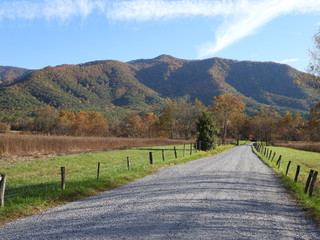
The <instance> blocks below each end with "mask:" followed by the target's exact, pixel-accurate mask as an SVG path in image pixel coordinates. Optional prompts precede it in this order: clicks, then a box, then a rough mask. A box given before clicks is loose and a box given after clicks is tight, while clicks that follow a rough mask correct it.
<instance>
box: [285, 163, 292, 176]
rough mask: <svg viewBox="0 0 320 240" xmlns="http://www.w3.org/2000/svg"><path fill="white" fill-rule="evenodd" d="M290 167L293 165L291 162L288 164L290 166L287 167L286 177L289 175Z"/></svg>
mask: <svg viewBox="0 0 320 240" xmlns="http://www.w3.org/2000/svg"><path fill="white" fill-rule="evenodd" d="M290 165H291V161H289V162H288V165H287V170H286V175H288V172H289V168H290Z"/></svg>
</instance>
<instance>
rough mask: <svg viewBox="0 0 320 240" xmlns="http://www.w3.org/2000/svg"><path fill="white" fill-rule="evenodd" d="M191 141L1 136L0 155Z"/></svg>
mask: <svg viewBox="0 0 320 240" xmlns="http://www.w3.org/2000/svg"><path fill="white" fill-rule="evenodd" d="M189 142H190V141H181V140H170V139H159V138H156V139H144V138H116V137H110V138H102V137H70V136H44V135H20V134H0V155H24V154H35V153H66V152H82V151H103V150H112V149H125V148H133V147H150V146H159V145H173V144H183V143H189Z"/></svg>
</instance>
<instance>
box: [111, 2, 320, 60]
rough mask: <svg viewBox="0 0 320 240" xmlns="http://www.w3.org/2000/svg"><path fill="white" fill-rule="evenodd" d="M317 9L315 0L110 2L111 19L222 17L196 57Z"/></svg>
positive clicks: (319, 4)
mask: <svg viewBox="0 0 320 240" xmlns="http://www.w3.org/2000/svg"><path fill="white" fill-rule="evenodd" d="M309 12H320V1H319V0H307V1H306V0H260V1H259V0H229V1H228V0H220V1H208V0H203V1H199V0H198V1H197V0H177V1H164V0H149V1H147V0H133V1H120V2H117V3H114V4H113V7H112V9H111V10H110V11H109V12H108V17H109V18H111V19H113V20H126V21H128V20H135V21H150V20H162V19H171V18H177V17H189V16H207V17H222V18H223V20H224V21H223V23H222V24H221V25H220V26H219V27H218V29H216V31H215V40H214V41H210V42H207V43H204V44H202V45H201V46H200V47H199V51H198V57H199V58H203V57H207V56H210V55H214V54H215V53H217V52H218V51H221V50H222V49H224V48H226V47H228V46H230V45H232V44H233V43H235V42H237V41H239V40H240V39H242V38H244V37H246V36H249V35H252V34H255V33H256V32H257V31H258V30H259V28H261V27H262V26H264V25H265V24H267V23H268V22H270V21H272V20H273V19H275V18H277V17H278V16H281V15H284V14H289V13H300V14H304V13H309Z"/></svg>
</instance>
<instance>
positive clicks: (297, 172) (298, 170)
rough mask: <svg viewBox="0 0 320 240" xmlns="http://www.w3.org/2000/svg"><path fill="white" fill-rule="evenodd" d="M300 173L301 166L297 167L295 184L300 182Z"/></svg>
mask: <svg viewBox="0 0 320 240" xmlns="http://www.w3.org/2000/svg"><path fill="white" fill-rule="evenodd" d="M299 173H300V165H297V170H296V175H295V177H294V181H295V182H297V181H298V177H299Z"/></svg>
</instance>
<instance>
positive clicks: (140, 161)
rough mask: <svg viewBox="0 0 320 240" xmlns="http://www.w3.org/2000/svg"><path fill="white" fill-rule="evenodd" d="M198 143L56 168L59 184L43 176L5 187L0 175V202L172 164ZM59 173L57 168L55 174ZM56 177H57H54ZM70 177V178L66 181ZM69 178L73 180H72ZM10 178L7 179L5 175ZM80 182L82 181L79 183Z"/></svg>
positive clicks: (42, 194)
mask: <svg viewBox="0 0 320 240" xmlns="http://www.w3.org/2000/svg"><path fill="white" fill-rule="evenodd" d="M199 145H200V146H201V143H197V144H190V145H189V146H187V145H186V144H184V145H183V147H182V148H176V147H175V146H174V147H172V148H166V149H154V148H150V149H146V148H141V149H137V150H138V151H145V154H143V155H142V154H137V155H136V156H135V155H134V156H128V157H126V158H124V159H112V160H109V161H98V162H96V163H95V164H92V166H90V167H89V168H90V169H84V168H83V167H82V168H79V167H78V168H77V167H70V166H68V167H64V166H62V167H61V168H60V181H59V179H58V178H56V180H51V181H47V180H46V176H44V177H43V178H42V179H43V180H42V181H40V182H37V183H35V184H30V185H25V184H23V183H21V184H20V185H15V186H14V187H9V186H8V187H7V188H6V180H7V178H8V176H6V175H4V174H1V175H0V176H1V177H0V202H1V206H4V200H6V202H7V201H8V202H10V201H15V202H16V201H23V200H24V199H27V198H37V197H42V196H48V195H54V194H56V192H59V191H64V190H65V189H66V188H68V187H69V188H71V187H73V185H78V184H84V183H83V182H84V181H86V180H92V179H96V180H100V179H103V178H106V177H107V176H110V175H112V174H117V173H123V172H124V174H125V172H126V171H135V170H138V169H143V168H148V167H150V165H158V164H159V163H160V162H167V163H175V162H177V161H178V158H181V157H185V156H188V155H192V153H195V152H197V151H199V150H198V149H197V146H199ZM58 171H59V170H58V169H57V172H58ZM58 175H59V174H58ZM69 177H70V178H69ZM72 178H73V179H72ZM9 179H10V176H9ZM81 181H82V182H81Z"/></svg>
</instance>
